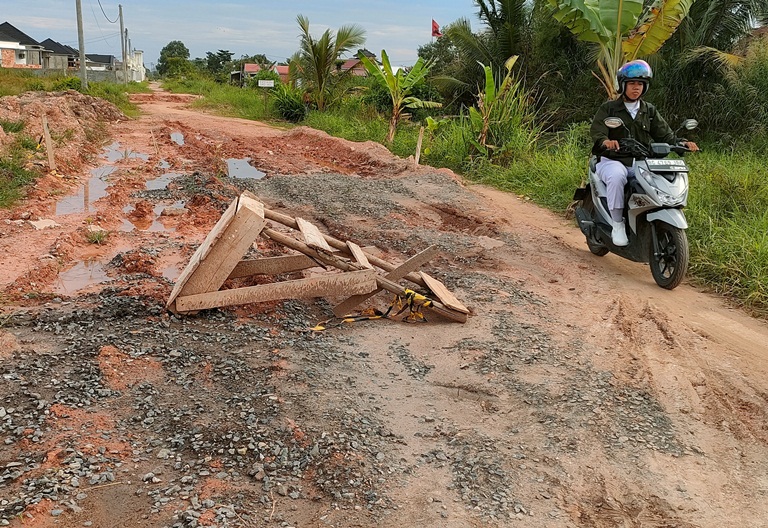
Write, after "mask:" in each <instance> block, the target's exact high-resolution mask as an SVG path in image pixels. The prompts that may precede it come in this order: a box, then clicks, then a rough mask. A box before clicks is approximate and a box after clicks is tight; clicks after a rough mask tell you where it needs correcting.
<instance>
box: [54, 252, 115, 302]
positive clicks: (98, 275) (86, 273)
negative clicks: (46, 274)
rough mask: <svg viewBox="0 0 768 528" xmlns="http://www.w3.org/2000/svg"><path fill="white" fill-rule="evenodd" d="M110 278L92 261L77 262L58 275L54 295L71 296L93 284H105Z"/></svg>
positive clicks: (101, 267) (100, 266)
mask: <svg viewBox="0 0 768 528" xmlns="http://www.w3.org/2000/svg"><path fill="white" fill-rule="evenodd" d="M108 280H110V278H109V277H108V276H107V272H106V270H105V269H104V266H103V265H102V264H101V263H99V262H97V261H94V260H86V261H82V262H78V263H77V264H75V265H74V266H73V267H72V268H70V269H68V270H67V271H64V272H62V273H60V274H59V279H58V281H57V283H56V289H55V293H59V294H63V295H71V294H73V293H75V292H77V291H80V290H83V289H85V288H87V287H88V286H93V285H94V284H101V283H103V282H107V281H108Z"/></svg>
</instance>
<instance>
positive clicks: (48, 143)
mask: <svg viewBox="0 0 768 528" xmlns="http://www.w3.org/2000/svg"><path fill="white" fill-rule="evenodd" d="M43 136H45V151H46V152H47V153H48V168H49V169H51V170H52V171H55V170H56V160H55V159H54V157H53V140H52V139H51V131H50V130H48V116H46V115H43ZM86 185H87V184H86ZM85 212H86V213H87V212H88V209H86V210H85Z"/></svg>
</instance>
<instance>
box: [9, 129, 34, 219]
mask: <svg viewBox="0 0 768 528" xmlns="http://www.w3.org/2000/svg"><path fill="white" fill-rule="evenodd" d="M24 144H25V142H23V141H22V139H21V138H18V139H17V140H16V142H15V143H13V144H12V145H11V146H10V147H9V148H7V149H6V150H5V152H3V153H2V155H0V207H2V208H7V207H10V206H11V205H13V204H14V203H15V202H16V201H17V200H19V199H20V198H21V197H22V196H23V195H24V188H25V186H27V185H29V184H30V183H31V182H32V181H34V179H35V178H36V177H37V174H36V173H34V172H32V171H30V170H27V169H26V168H25V166H24V163H25V161H26V159H27V153H28V150H29V149H27V148H25V147H24V146H23V145H24ZM26 144H28V143H26ZM32 145H34V147H32V150H34V148H35V147H36V146H37V142H35V141H34V140H32Z"/></svg>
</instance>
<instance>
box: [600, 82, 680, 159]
mask: <svg viewBox="0 0 768 528" xmlns="http://www.w3.org/2000/svg"><path fill="white" fill-rule="evenodd" d="M606 117H620V118H621V120H622V121H624V125H625V126H626V127H627V128H628V129H629V130H630V132H631V133H632V137H633V138H635V139H636V140H638V141H640V142H641V143H643V144H644V145H649V146H650V144H651V143H653V142H657V143H669V144H676V143H678V142H679V141H681V139H680V138H677V137H676V136H675V133H674V131H673V130H672V129H671V128H670V127H669V125H668V124H667V122H666V121H664V118H663V117H661V115H659V113H658V112H657V111H656V107H655V106H653V105H652V104H651V103H647V102H645V101H643V100H642V99H641V100H640V109H639V110H638V111H637V116H636V117H635V119H632V116H631V115H630V113H629V112H628V111H627V107H626V106H624V100H623V99H622V98H621V97H620V98H618V99H614V100H613V101H608V102H606V103H603V104H602V105H600V108H599V109H598V110H597V114H595V118H594V119H593V120H592V126H591V127H590V129H589V133H590V135H591V136H592V141H593V145H592V153H593V154H598V155H601V156H605V157H607V158H611V159H615V160H617V161H620V162H622V163H623V164H624V165H626V166H628V167H629V166H631V165H632V158H631V157H628V156H619V155H618V154H616V153H615V152H613V151H610V150H604V149H603V148H602V144H603V141H605V140H606V139H621V138H625V137H628V134H627V131H626V130H625V129H624V127H619V128H614V129H610V128H608V127H607V126H605V123H603V120H604V119H605V118H606Z"/></svg>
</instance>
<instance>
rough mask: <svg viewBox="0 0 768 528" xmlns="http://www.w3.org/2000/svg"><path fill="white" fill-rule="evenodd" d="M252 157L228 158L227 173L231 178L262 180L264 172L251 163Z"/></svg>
mask: <svg viewBox="0 0 768 528" xmlns="http://www.w3.org/2000/svg"><path fill="white" fill-rule="evenodd" d="M250 161H251V158H241V159H237V158H229V159H228V160H227V175H228V176H229V177H230V178H239V179H252V180H260V179H262V178H263V177H264V173H263V172H262V171H260V170H258V169H257V168H256V167H254V166H253V165H251V164H250Z"/></svg>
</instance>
